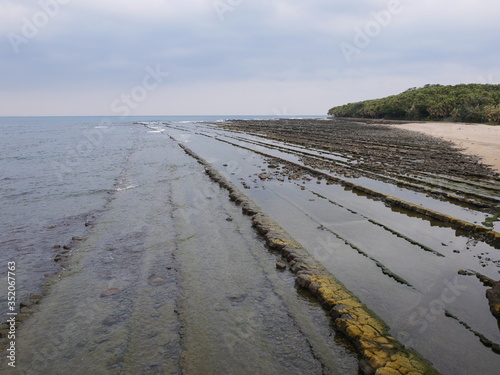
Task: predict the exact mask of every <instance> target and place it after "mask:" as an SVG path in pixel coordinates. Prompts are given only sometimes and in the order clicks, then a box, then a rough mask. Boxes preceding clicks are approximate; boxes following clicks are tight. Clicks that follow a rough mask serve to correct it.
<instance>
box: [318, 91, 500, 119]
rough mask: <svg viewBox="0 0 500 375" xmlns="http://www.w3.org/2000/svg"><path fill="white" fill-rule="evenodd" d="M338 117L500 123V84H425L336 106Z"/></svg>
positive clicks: (331, 112)
mask: <svg viewBox="0 0 500 375" xmlns="http://www.w3.org/2000/svg"><path fill="white" fill-rule="evenodd" d="M328 114H329V115H331V116H336V117H360V118H373V119H378V118H385V119H391V120H419V121H443V120H447V121H464V122H480V123H495V124H499V123H500V85H490V84H461V85H456V86H442V85H425V86H424V87H421V88H416V87H413V88H410V89H408V90H406V91H405V92H403V93H401V94H398V95H392V96H388V97H386V98H382V99H373V100H365V101H362V102H357V103H349V104H345V105H342V106H338V107H333V108H331V109H330V110H329V111H328Z"/></svg>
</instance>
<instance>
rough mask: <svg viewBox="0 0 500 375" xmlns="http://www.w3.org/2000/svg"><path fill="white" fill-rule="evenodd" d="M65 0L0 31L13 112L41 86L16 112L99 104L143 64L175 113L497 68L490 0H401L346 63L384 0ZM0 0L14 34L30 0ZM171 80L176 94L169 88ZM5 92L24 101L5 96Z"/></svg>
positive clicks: (2, 71)
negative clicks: (164, 76) (158, 74)
mask: <svg viewBox="0 0 500 375" xmlns="http://www.w3.org/2000/svg"><path fill="white" fill-rule="evenodd" d="M42 1H59V0H42ZM66 1H67V2H68V4H67V5H64V6H61V10H60V12H59V13H58V14H57V17H53V18H51V20H50V22H49V23H48V24H47V26H46V27H44V28H43V29H41V30H40V32H39V33H38V34H37V35H36V37H34V38H30V39H29V43H26V44H23V45H21V46H20V48H19V53H18V54H15V53H14V51H13V49H12V48H10V46H9V44H8V40H7V38H4V39H3V42H4V45H2V50H1V52H0V53H1V59H0V80H1V82H2V87H0V95H2V98H3V99H4V102H3V103H6V104H7V105H5V106H2V110H3V111H7V110H10V111H13V110H14V108H18V110H17V113H19V114H22V111H21V110H20V109H19V108H20V107H19V105H21V106H22V105H23V104H19V103H23V102H24V103H28V102H30V100H31V99H32V102H33V103H35V102H36V101H35V99H34V98H35V94H34V93H37V95H38V94H40V93H43V92H49V91H50V92H51V95H50V96H47V95H45V98H43V100H41V101H39V102H38V103H39V104H33V105H27V104H26V105H25V108H26V111H28V110H31V109H29V108H32V109H33V110H34V108H38V109H37V110H38V111H42V112H43V111H44V107H43V106H42V105H41V103H42V102H44V101H45V104H46V106H47V108H50V112H51V113H52V114H53V113H54V111H55V110H56V109H55V108H56V106H57V103H58V102H57V101H56V100H51V99H50V97H52V98H61V100H62V98H66V101H68V100H72V104H71V105H65V106H64V111H65V113H66V112H67V111H70V110H71V111H75V112H77V114H86V113H87V114H92V113H93V112H96V113H97V112H99V113H100V112H102V111H104V112H105V111H106V109H105V107H103V108H104V109H102V108H101V107H100V106H102V104H101V103H102V102H106V100H108V101H109V100H111V99H112V97H113V95H112V93H117V92H120V90H123V89H126V88H127V87H129V86H131V85H134V84H135V83H136V80H137V79H139V78H140V76H141V74H142V72H143V70H144V68H145V67H146V66H148V65H154V64H161V66H162V67H164V68H165V69H167V70H168V71H170V72H171V79H170V86H169V88H165V89H164V90H166V91H165V93H168V95H167V94H165V95H166V97H168V98H169V100H170V101H171V102H175V103H176V106H175V108H177V109H178V110H179V111H181V109H182V111H181V112H182V113H187V112H186V111H189V110H192V111H196V113H203V111H202V109H205V110H207V111H208V110H210V113H223V112H229V111H230V112H234V110H236V109H237V110H241V111H245V110H246V111H248V113H250V112H252V113H257V111H262V112H261V113H270V111H272V109H273V108H275V107H277V108H280V107H287V108H288V110H289V111H290V112H296V113H298V112H300V111H293V108H299V109H300V110H301V111H302V112H303V113H315V112H318V111H319V108H320V107H321V108H322V107H324V108H323V109H322V110H321V111H320V112H321V113H323V112H326V110H327V109H328V108H329V107H331V106H333V105H335V104H342V100H343V97H345V100H351V101H352V100H354V99H355V98H357V99H359V100H361V99H364V98H369V97H373V96H382V95H385V94H390V93H398V92H400V91H404V90H405V89H406V88H408V87H412V86H418V85H420V84H425V83H452V82H453V83H459V82H461V81H468V80H474V77H490V76H492V77H497V76H499V73H500V72H498V68H497V62H498V61H499V59H500V56H499V55H500V51H498V49H497V48H496V45H497V44H498V40H497V39H498V35H499V34H500V26H499V25H498V22H497V21H496V16H497V15H498V14H499V13H500V3H497V2H496V1H493V0H483V1H481V2H474V1H472V0H461V1H451V0H443V1H440V2H435V1H434V2H433V1H430V0H420V1H411V0H400V3H401V6H402V11H401V12H398V13H397V14H393V15H392V17H391V20H390V22H389V24H387V25H385V26H384V27H382V28H381V31H380V32H379V33H378V34H377V35H376V36H374V37H370V40H369V43H368V44H367V45H366V46H365V47H363V48H360V50H359V53H357V54H356V55H354V56H353V58H352V62H351V63H348V61H346V59H345V58H344V56H343V54H342V51H341V49H340V48H339V45H340V43H342V42H345V43H351V44H352V43H354V38H355V36H356V33H357V30H359V29H357V28H361V29H363V27H365V26H366V25H367V23H369V22H373V21H374V16H373V12H380V11H384V10H385V9H387V4H388V1H387V0H373V1H368V0H365V1H356V2H345V1H340V0H315V1H309V2H304V1H301V0H242V1H240V2H237V1H234V2H233V1H230V2H229V0H221V1H222V2H226V4H229V5H230V6H231V7H232V8H231V9H230V11H227V13H225V14H224V17H222V18H220V17H219V15H218V14H217V11H216V10H215V8H214V7H213V5H214V2H213V0H145V1H141V2H138V1H136V0H107V1H98V0H66ZM231 4H232V5H231ZM1 5H2V8H1V9H0V10H1V12H0V33H1V34H3V35H4V36H6V34H7V33H8V32H9V31H16V30H17V32H20V29H21V25H22V22H23V18H24V17H27V18H30V17H32V16H33V14H35V13H36V12H38V11H40V5H39V4H38V1H23V0H18V1H11V0H6V1H3V2H2V3H1ZM3 47H7V48H3ZM493 79H495V78H493ZM266 82H268V83H269V84H268V86H266ZM300 86H302V87H303V89H302V90H300V89H299V87H300ZM173 87H175V90H176V91H177V93H179V95H177V96H176V95H175V94H174V93H173V91H172V92H170V91H169V90H174V89H173ZM266 87H267V88H266ZM314 87H316V88H317V89H316V90H314ZM338 87H342V90H341V92H342V95H343V96H342V95H340V96H339V94H338V91H336V90H337V88H338ZM23 90H24V91H23ZM79 90H80V91H81V93H79ZM13 92H18V93H22V92H24V93H25V94H26V98H31V99H30V100H26V101H23V100H22V97H23V96H22V95H21V94H19V95H20V96H17V97H16V96H15V95H9V94H10V93H13ZM106 92H108V93H109V95H107V96H106V95H104V93H106ZM158 92H159V93H160V92H163V91H158ZM206 92H210V93H211V94H210V95H209V97H207V96H206V94H205V93H206ZM228 92H230V93H232V95H227V94H226V93H228ZM92 93H95V95H92ZM181 93H182V95H180V94H181ZM271 93H272V95H271ZM305 93H307V94H305ZM16 95H17V94H16ZM204 95H205V96H204ZM252 95H254V96H253V97H252ZM42 96H44V95H42ZM159 97H160V96H159ZM9 98H10V99H9ZM106 98H108V99H106ZM155 98H156V96H154V95H151V97H150V98H148V100H147V102H145V103H144V106H143V107H142V108H143V109H144V110H148V111H152V112H155V113H160V112H162V110H163V108H164V106H162V102H161V100H160V99H155ZM190 98H191V99H190ZM215 98H219V99H220V100H219V99H218V100H215ZM226 99H227V100H226ZM197 100H199V101H200V102H199V103H198V105H194V104H193V103H194V102H195V101H197ZM239 100H241V103H239V102H238V101H239ZM208 102H210V103H211V105H206V103H208ZM89 103H93V106H92V105H90V104H89ZM183 103H189V105H186V104H183ZM270 103H275V104H272V105H270ZM224 106H225V107H224ZM268 107H270V109H267V108H268ZM78 108H81V109H82V110H81V111H78ZM84 108H85V110H84ZM92 108H94V111H93V110H92ZM99 108H101V109H99ZM224 108H226V110H224ZM216 109H217V110H216ZM47 111H49V110H48V109H47ZM61 111H63V109H62V108H61ZM168 112H169V113H179V112H176V111H174V112H170V111H168ZM1 114H3V112H0V115H1ZM31 114H34V113H31Z"/></svg>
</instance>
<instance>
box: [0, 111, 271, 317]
mask: <svg viewBox="0 0 500 375" xmlns="http://www.w3.org/2000/svg"><path fill="white" fill-rule="evenodd" d="M227 118H241V119H245V118H251V119H266V118H271V116H152V117H146V116H141V117H127V118H119V117H0V140H1V142H0V207H1V209H2V211H1V212H2V215H1V216H0V265H5V267H6V264H7V262H12V261H15V262H16V263H17V283H18V285H20V287H19V288H18V289H17V293H18V296H17V298H18V301H21V302H22V301H24V300H25V299H26V298H28V296H29V295H30V294H32V293H41V292H42V291H43V290H42V289H43V287H44V284H45V283H46V281H47V280H49V279H51V278H53V277H54V276H57V274H58V272H59V271H60V269H61V265H60V263H61V262H60V260H61V254H62V255H64V254H68V253H70V252H71V249H70V247H72V242H74V239H78V238H80V237H81V236H82V235H83V234H84V233H85V230H86V225H87V226H89V225H91V223H92V221H93V220H94V219H95V217H96V216H97V215H99V214H100V213H101V212H102V211H103V210H104V209H105V208H106V204H107V202H108V201H109V199H111V198H112V195H113V192H115V191H117V190H120V189H129V188H131V186H130V185H128V184H127V180H126V177H124V176H125V175H126V162H127V158H128V157H129V156H130V155H131V154H132V153H133V152H134V150H136V149H137V148H138V147H140V145H141V142H140V140H141V137H145V136H147V134H148V133H147V131H146V130H147V129H145V128H144V127H142V126H140V125H137V124H134V123H136V122H154V121H159V122H167V123H170V122H185V123H189V122H192V121H221V120H224V119H227ZM64 247H67V248H68V249H64ZM5 270H6V268H5ZM6 288H7V285H6V284H5V283H3V285H1V286H0V290H1V293H0V316H5V315H4V314H5V312H6V309H7V304H6V298H7V293H6V291H7V289H6Z"/></svg>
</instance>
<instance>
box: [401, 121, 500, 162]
mask: <svg viewBox="0 0 500 375" xmlns="http://www.w3.org/2000/svg"><path fill="white" fill-rule="evenodd" d="M392 126H395V127H398V128H400V129H407V130H413V131H419V132H422V133H425V134H428V135H431V136H434V137H440V138H443V139H445V140H447V141H451V142H453V143H455V144H456V145H457V146H459V147H460V148H463V150H464V151H463V152H465V153H467V154H473V155H478V156H479V157H481V158H482V161H483V162H484V163H485V164H487V165H490V166H492V167H493V168H494V169H495V170H496V171H498V172H500V126H491V125H483V124H466V123H451V122H415V123H409V124H395V125H392Z"/></svg>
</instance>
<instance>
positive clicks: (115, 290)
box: [101, 288, 120, 298]
mask: <svg viewBox="0 0 500 375" xmlns="http://www.w3.org/2000/svg"><path fill="white" fill-rule="evenodd" d="M118 293H120V289H118V288H110V289H108V290H106V291H104V292H102V293H101V298H103V297H109V296H114V295H116V294H118Z"/></svg>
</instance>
